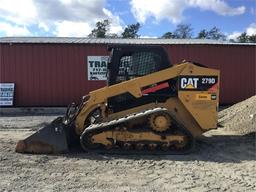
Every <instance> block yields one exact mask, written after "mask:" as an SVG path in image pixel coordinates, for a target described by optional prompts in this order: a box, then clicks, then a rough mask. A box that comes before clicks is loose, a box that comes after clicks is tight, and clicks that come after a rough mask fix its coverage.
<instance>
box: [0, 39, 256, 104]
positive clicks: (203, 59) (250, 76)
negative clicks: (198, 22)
mask: <svg viewBox="0 0 256 192" xmlns="http://www.w3.org/2000/svg"><path fill="white" fill-rule="evenodd" d="M106 47H107V46H106V45H100V44H0V82H14V83H15V84H16V89H15V101H14V103H15V106H65V105H67V104H69V103H70V102H72V101H76V102H78V101H79V100H80V98H81V96H82V95H85V94H87V93H88V92H89V91H91V90H94V89H97V88H99V87H102V86H104V85H105V82H104V81H88V80H87V56H103V55H108V52H107V50H106ZM164 47H165V48H166V50H167V52H168V53H169V56H170V60H171V62H172V63H177V62H180V61H182V60H184V59H186V60H190V61H195V62H198V63H202V64H204V65H207V66H209V67H213V68H217V69H220V70H221V103H222V104H231V103H236V102H238V101H241V100H244V99H246V98H248V97H250V96H252V95H255V94H256V68H255V63H256V61H255V46H237V45H168V46H167V45H165V46H164Z"/></svg>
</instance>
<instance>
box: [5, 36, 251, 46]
mask: <svg viewBox="0 0 256 192" xmlns="http://www.w3.org/2000/svg"><path fill="white" fill-rule="evenodd" d="M0 43H74V44H147V45H158V44H160V45H171V44H218V45H256V43H231V42H228V41H217V40H210V39H153V38H152V39H150V38H144V39H142V38H139V39H121V38H115V39H111V38H79V37H0Z"/></svg>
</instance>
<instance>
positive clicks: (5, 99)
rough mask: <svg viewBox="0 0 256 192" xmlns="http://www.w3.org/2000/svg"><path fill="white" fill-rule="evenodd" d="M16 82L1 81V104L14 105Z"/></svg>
mask: <svg viewBox="0 0 256 192" xmlns="http://www.w3.org/2000/svg"><path fill="white" fill-rule="evenodd" d="M13 96H14V83H0V106H12V105H13Z"/></svg>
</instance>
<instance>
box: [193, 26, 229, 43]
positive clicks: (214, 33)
mask: <svg viewBox="0 0 256 192" xmlns="http://www.w3.org/2000/svg"><path fill="white" fill-rule="evenodd" d="M197 38H198V39H214V40H225V39H226V36H225V35H224V34H223V33H222V32H221V31H220V29H219V28H217V27H213V28H211V29H210V30H209V31H207V30H206V29H203V30H201V31H200V32H199V33H198V35H197Z"/></svg>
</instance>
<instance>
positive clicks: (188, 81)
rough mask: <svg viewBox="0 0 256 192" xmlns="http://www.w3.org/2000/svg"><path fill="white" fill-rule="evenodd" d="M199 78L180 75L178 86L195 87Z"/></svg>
mask: <svg viewBox="0 0 256 192" xmlns="http://www.w3.org/2000/svg"><path fill="white" fill-rule="evenodd" d="M198 81H199V78H197V77H182V78H181V79H180V86H181V88H182V89H197V86H198Z"/></svg>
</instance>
